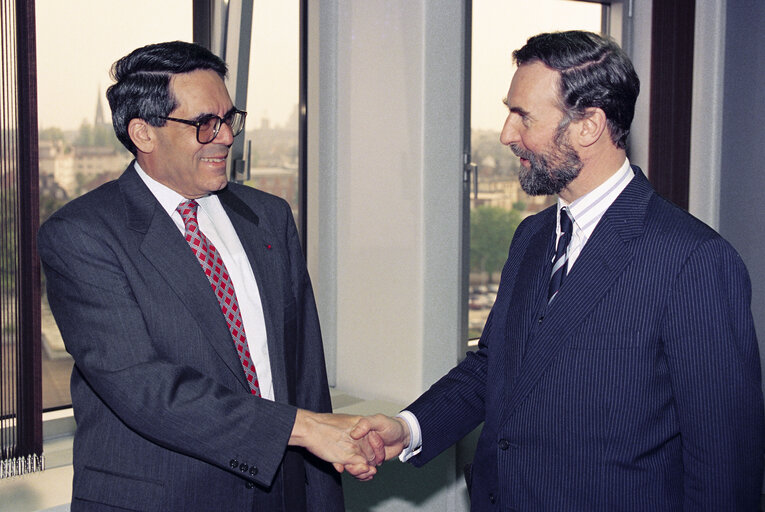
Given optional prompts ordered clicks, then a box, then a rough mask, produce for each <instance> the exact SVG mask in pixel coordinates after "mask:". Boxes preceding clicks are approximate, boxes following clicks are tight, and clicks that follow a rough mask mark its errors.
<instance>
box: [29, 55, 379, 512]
mask: <svg viewBox="0 0 765 512" xmlns="http://www.w3.org/2000/svg"><path fill="white" fill-rule="evenodd" d="M225 75H226V65H225V63H224V62H223V61H222V60H220V59H219V58H218V57H216V56H214V55H213V54H212V53H210V52H209V51H207V50H206V49H204V48H202V47H199V46H197V45H193V44H189V43H183V42H171V43H162V44H156V45H150V46H146V47H143V48H139V49H137V50H135V51H133V52H132V53H130V54H129V55H127V56H126V57H124V58H122V59H120V60H119V61H117V62H116V63H115V65H114V67H113V69H112V76H113V78H114V80H115V83H114V85H112V86H111V87H110V88H109V90H108V92H107V97H108V99H109V104H110V106H111V109H112V118H113V124H114V129H115V131H116V133H117V137H118V138H119V140H120V141H121V142H122V143H123V144H124V145H125V147H127V148H128V150H130V151H131V153H133V155H135V160H134V161H133V162H132V163H131V164H130V166H128V168H127V169H126V170H125V172H124V173H123V174H122V176H120V178H119V179H117V180H116V181H113V182H110V183H107V184H106V185H104V186H102V187H100V188H98V189H96V190H94V191H92V192H90V193H88V194H86V195H84V196H82V197H80V198H78V199H75V200H73V201H72V202H70V203H69V204H68V205H66V206H65V207H63V208H62V209H61V210H59V211H58V212H57V213H56V214H54V215H53V216H52V217H51V218H50V220H48V221H47V222H46V223H45V224H44V225H43V226H42V227H41V229H40V233H39V248H40V255H41V258H42V262H43V266H44V269H45V274H46V278H47V290H48V299H49V302H50V305H51V309H52V311H53V314H54V315H55V318H56V321H57V323H58V325H59V328H60V330H61V333H62V336H63V338H64V342H65V344H66V347H67V350H68V351H69V352H70V353H71V354H72V356H73V358H74V361H75V365H74V370H73V372H72V380H71V388H72V405H73V407H74V412H75V418H76V420H77V432H76V434H75V443H74V482H73V496H72V510H73V511H76V510H116V509H118V508H119V509H130V510H258V511H272V510H273V511H276V510H280V511H281V510H286V511H290V512H292V511H301V510H315V511H327V510H332V511H336V510H342V509H343V498H342V492H341V489H340V482H339V474H338V473H337V471H336V469H337V470H339V471H342V469H343V466H345V467H347V468H348V469H350V470H352V468H358V471H359V472H361V471H372V472H374V469H373V468H370V467H368V466H367V463H368V461H374V460H375V454H374V452H373V451H372V450H371V449H370V447H369V445H368V443H367V442H366V441H364V442H363V443H359V442H357V441H354V440H352V439H351V438H350V436H349V435H348V432H349V430H350V428H351V427H352V426H353V425H354V424H355V422H356V421H357V419H358V418H354V417H349V416H337V415H331V414H326V413H328V412H330V411H331V404H330V399H329V390H328V386H327V380H326V370H325V366H324V354H323V349H322V343H321V335H320V332H319V322H318V315H317V312H316V305H315V303H314V298H313V293H312V290H311V284H310V281H309V278H308V274H307V270H306V266H305V260H304V257H303V254H302V251H301V246H300V242H299V240H298V236H297V231H296V228H295V225H294V221H293V218H292V213H291V210H290V207H289V206H288V204H287V203H286V202H285V201H283V200H281V199H279V198H276V197H274V196H271V195H269V194H266V193H264V192H261V191H258V190H255V189H252V188H249V187H245V186H241V185H237V184H230V183H228V180H227V176H226V159H227V157H228V153H229V148H230V146H231V144H232V143H233V140H234V137H235V136H236V135H238V134H239V133H240V132H241V131H242V130H243V128H244V122H245V117H246V113H245V112H243V111H240V110H238V109H236V107H234V106H233V104H232V102H231V99H230V97H229V94H228V92H227V90H226V87H225V84H224V81H223V80H224V77H225ZM321 459H325V460H327V461H329V462H331V463H334V464H335V469H333V467H332V465H331V464H329V463H327V462H324V461H322V460H321ZM378 460H379V457H378Z"/></svg>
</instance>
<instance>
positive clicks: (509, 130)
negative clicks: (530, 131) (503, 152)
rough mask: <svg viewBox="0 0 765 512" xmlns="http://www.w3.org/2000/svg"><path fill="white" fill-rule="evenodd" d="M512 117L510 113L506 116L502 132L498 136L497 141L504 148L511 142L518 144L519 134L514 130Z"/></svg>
mask: <svg viewBox="0 0 765 512" xmlns="http://www.w3.org/2000/svg"><path fill="white" fill-rule="evenodd" d="M513 117H514V116H513V114H512V113H510V114H509V115H508V116H507V119H505V124H504V126H503V127H502V131H501V132H500V134H499V141H500V142H501V143H502V144H504V145H505V146H509V145H510V144H512V143H513V142H518V141H519V139H520V134H519V132H518V130H517V129H516V128H515V120H514V119H513Z"/></svg>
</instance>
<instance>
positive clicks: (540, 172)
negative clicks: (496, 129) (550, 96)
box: [510, 126, 582, 196]
mask: <svg viewBox="0 0 765 512" xmlns="http://www.w3.org/2000/svg"><path fill="white" fill-rule="evenodd" d="M565 128H566V127H565V126H561V127H559V128H558V129H557V130H556V132H555V137H553V144H552V145H551V148H550V149H549V150H548V151H546V152H544V153H542V152H540V153H534V152H533V151H530V150H528V149H523V148H521V147H520V146H519V145H518V144H515V143H513V144H510V149H512V151H513V153H515V155H516V156H517V157H520V158H524V159H526V160H528V161H529V167H528V168H526V167H524V166H521V170H520V172H519V173H518V180H519V181H520V183H521V188H522V189H523V191H524V192H526V193H527V194H528V195H530V196H541V195H552V194H557V193H559V192H560V191H561V190H563V189H564V188H566V186H567V185H568V184H569V183H571V182H572V181H574V179H575V178H576V177H577V176H579V172H580V171H581V170H582V160H581V159H580V158H579V154H578V153H577V152H576V150H575V149H574V148H573V147H572V146H571V144H570V143H569V141H568V136H567V135H566V131H565Z"/></svg>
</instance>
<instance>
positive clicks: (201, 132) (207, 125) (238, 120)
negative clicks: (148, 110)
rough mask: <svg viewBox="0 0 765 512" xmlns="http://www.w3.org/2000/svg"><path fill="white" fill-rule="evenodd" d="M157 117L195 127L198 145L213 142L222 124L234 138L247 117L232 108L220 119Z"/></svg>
mask: <svg viewBox="0 0 765 512" xmlns="http://www.w3.org/2000/svg"><path fill="white" fill-rule="evenodd" d="M157 117H158V118H160V119H166V120H167V121H175V122H176V123H183V124H187V125H189V126H195V127H196V128H197V142H199V143H200V144H209V143H211V142H212V141H214V140H215V137H217V136H218V132H220V127H221V125H222V124H223V123H226V124H227V125H228V126H229V127H230V128H231V133H232V134H233V135H234V137H236V136H237V135H239V134H240V133H242V130H243V129H244V120H245V118H246V117H247V112H245V111H243V110H237V109H235V108H232V109H231V110H229V112H228V113H227V114H226V115H225V116H223V117H222V118H221V117H220V116H216V115H213V114H205V115H204V116H202V117H200V118H199V119H198V120H196V121H190V120H188V119H178V118H177V117H165V116H157Z"/></svg>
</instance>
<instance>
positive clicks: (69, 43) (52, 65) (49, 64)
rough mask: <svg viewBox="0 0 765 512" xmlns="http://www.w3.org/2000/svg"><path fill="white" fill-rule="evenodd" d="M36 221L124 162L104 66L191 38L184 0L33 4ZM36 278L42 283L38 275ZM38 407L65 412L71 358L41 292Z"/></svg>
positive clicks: (71, 0)
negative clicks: (149, 46)
mask: <svg viewBox="0 0 765 512" xmlns="http://www.w3.org/2000/svg"><path fill="white" fill-rule="evenodd" d="M36 18H37V19H36V21H37V86H38V102H39V103H38V112H39V114H38V119H39V167H40V172H39V178H40V221H41V222H42V221H44V220H45V219H46V218H47V217H49V216H50V215H51V214H52V213H53V212H54V211H55V210H57V209H58V208H60V207H61V206H62V205H64V204H65V203H66V202H67V201H69V200H71V199H73V198H75V197H77V196H79V195H81V194H83V193H85V192H87V191H89V190H92V189H93V188H96V187H97V186H99V185H101V184H102V183H104V182H106V181H109V180H112V179H114V178H116V177H118V176H119V175H120V174H121V173H122V171H123V170H124V169H125V167H126V166H127V164H128V163H129V162H130V161H131V160H132V155H131V154H130V153H129V152H128V151H127V150H125V149H124V148H123V147H122V145H121V144H120V143H119V142H118V141H117V139H116V137H115V136H114V131H113V129H112V125H111V117H110V114H109V107H108V104H107V102H106V96H105V93H106V88H107V87H108V86H109V85H110V84H111V83H112V81H111V79H110V78H109V69H110V67H111V64H112V63H113V62H114V61H116V60H117V59H119V58H120V57H122V56H124V55H126V54H127V53H129V52H130V51H132V50H134V49H135V48H138V47H139V46H143V45H146V44H150V43H157V42H161V41H170V40H176V39H180V40H184V41H191V40H192V2H191V1H190V0H165V1H162V2H156V1H154V0H134V1H131V2H122V1H117V0H112V1H102V2H92V1H88V0H69V1H67V2H60V1H58V0H37V2H36ZM43 279H44V277H43ZM42 295H43V296H42V326H41V329H42V348H43V350H42V380H43V408H44V409H46V410H51V409H57V408H61V407H68V406H70V405H71V397H70V395H69V376H70V374H71V369H72V364H73V362H72V359H71V357H70V356H69V354H68V353H67V352H66V350H65V349H64V344H63V341H62V340H61V335H60V334H59V332H58V329H57V327H56V323H55V321H54V320H53V316H52V315H51V312H50V308H49V307H48V304H47V300H46V298H45V288H44V287H43V291H42Z"/></svg>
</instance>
